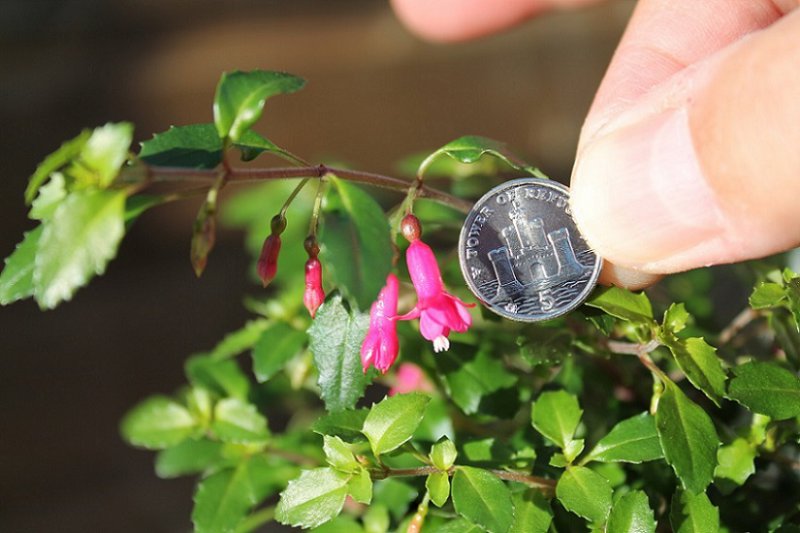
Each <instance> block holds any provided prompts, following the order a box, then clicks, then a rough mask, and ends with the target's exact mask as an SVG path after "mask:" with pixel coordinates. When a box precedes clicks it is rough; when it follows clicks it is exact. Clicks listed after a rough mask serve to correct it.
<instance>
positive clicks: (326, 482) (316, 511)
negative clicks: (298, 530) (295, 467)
mask: <svg viewBox="0 0 800 533" xmlns="http://www.w3.org/2000/svg"><path fill="white" fill-rule="evenodd" d="M348 479H349V476H347V475H345V474H341V473H339V472H336V471H335V470H333V469H331V468H315V469H314V470H305V471H304V472H303V473H302V474H301V475H300V477H299V478H297V479H294V480H292V481H290V482H289V486H288V487H286V490H284V491H283V492H282V493H281V499H280V501H279V502H278V506H277V508H276V509H275V518H276V519H277V520H278V522H280V523H282V524H286V525H291V526H295V527H302V528H311V527H317V526H319V525H322V524H324V523H325V522H327V521H328V520H330V519H331V518H333V517H334V516H336V515H338V514H339V513H340V512H341V510H342V506H343V505H344V500H345V497H347V482H348Z"/></svg>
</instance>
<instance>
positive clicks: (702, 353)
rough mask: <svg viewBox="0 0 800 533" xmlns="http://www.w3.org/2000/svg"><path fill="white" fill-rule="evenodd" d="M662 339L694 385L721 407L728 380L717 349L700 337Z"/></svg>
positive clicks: (666, 337)
mask: <svg viewBox="0 0 800 533" xmlns="http://www.w3.org/2000/svg"><path fill="white" fill-rule="evenodd" d="M660 338H661V341H662V342H663V343H664V344H665V345H666V346H667V348H669V351H670V352H672V356H673V357H674V358H675V361H676V362H677V363H678V366H679V367H681V370H683V372H684V374H686V377H687V378H688V379H689V381H690V382H691V383H692V385H694V386H695V387H696V388H697V389H699V390H700V391H702V392H703V394H705V395H706V396H708V399H709V400H711V401H712V402H714V403H715V404H716V405H717V406H719V405H720V401H721V400H722V397H723V396H724V395H725V381H726V380H727V379H728V378H727V375H726V374H725V371H724V370H723V369H722V364H721V362H720V360H719V357H717V349H716V348H714V347H713V346H710V345H709V344H708V343H706V341H705V340H703V339H702V338H700V337H692V338H691V339H679V338H677V337H675V336H673V335H669V334H665V335H661V336H660Z"/></svg>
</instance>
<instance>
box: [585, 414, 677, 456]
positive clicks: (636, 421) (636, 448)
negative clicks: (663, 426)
mask: <svg viewBox="0 0 800 533" xmlns="http://www.w3.org/2000/svg"><path fill="white" fill-rule="evenodd" d="M662 457H664V452H663V451H662V450H661V443H660V442H659V440H658V433H657V432H656V421H655V418H653V417H652V416H650V414H648V413H641V414H639V415H636V416H634V417H631V418H628V419H626V420H623V421H622V422H619V423H618V424H617V425H616V426H614V427H613V428H612V429H611V431H609V432H608V434H607V435H606V436H605V437H603V438H602V439H600V442H598V443H597V444H596V445H595V447H594V448H593V449H592V451H591V452H590V453H589V455H588V456H586V459H584V460H583V462H584V463H588V462H589V461H600V462H604V463H610V462H623V463H642V462H644V461H654V460H656V459H661V458H662Z"/></svg>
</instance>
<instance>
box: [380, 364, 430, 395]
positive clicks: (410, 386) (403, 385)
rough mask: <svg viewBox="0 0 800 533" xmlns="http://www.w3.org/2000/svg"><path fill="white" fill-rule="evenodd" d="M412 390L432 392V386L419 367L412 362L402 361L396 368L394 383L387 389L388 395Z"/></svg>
mask: <svg viewBox="0 0 800 533" xmlns="http://www.w3.org/2000/svg"><path fill="white" fill-rule="evenodd" d="M414 391H423V392H432V391H433V386H432V385H431V382H430V381H428V378H427V377H426V376H425V372H423V371H422V369H421V368H420V367H418V366H417V365H415V364H414V363H403V364H402V365H400V366H399V367H398V368H397V374H396V375H395V381H394V385H392V388H391V389H389V396H394V395H395V394H406V393H409V392H414Z"/></svg>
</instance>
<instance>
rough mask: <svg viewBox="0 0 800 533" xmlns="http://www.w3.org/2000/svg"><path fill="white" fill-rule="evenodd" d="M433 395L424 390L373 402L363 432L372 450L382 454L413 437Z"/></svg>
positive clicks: (376, 453)
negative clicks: (420, 392) (423, 392)
mask: <svg viewBox="0 0 800 533" xmlns="http://www.w3.org/2000/svg"><path fill="white" fill-rule="evenodd" d="M429 401H430V397H428V396H425V395H424V394H419V393H411V394H398V395H396V396H390V397H388V398H384V399H383V400H381V401H380V402H379V403H377V404H375V405H373V406H372V409H370V411H369V414H368V415H367V418H366V420H364V428H363V429H362V432H363V433H364V435H366V437H367V439H368V440H369V443H370V446H371V447H372V452H373V453H374V454H375V455H381V454H384V453H386V452H390V451H392V450H394V449H397V448H399V447H400V446H401V445H402V444H403V443H405V442H406V441H407V440H409V439H410V438H411V436H412V435H413V434H414V431H415V430H416V429H417V426H418V425H419V423H420V422H421V421H422V416H423V415H424V414H425V407H426V406H427V405H428V402H429Z"/></svg>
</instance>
